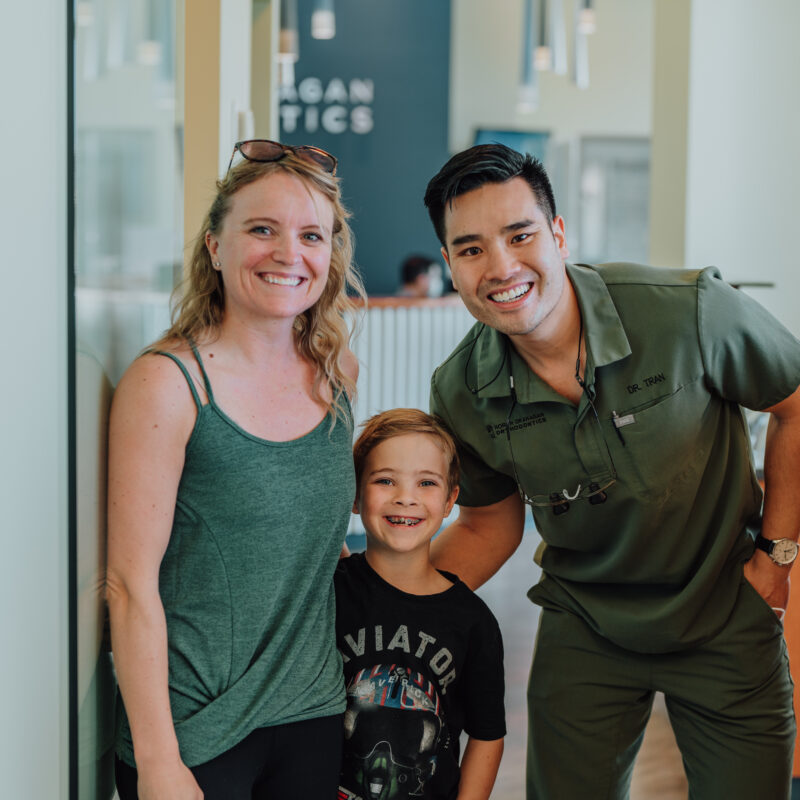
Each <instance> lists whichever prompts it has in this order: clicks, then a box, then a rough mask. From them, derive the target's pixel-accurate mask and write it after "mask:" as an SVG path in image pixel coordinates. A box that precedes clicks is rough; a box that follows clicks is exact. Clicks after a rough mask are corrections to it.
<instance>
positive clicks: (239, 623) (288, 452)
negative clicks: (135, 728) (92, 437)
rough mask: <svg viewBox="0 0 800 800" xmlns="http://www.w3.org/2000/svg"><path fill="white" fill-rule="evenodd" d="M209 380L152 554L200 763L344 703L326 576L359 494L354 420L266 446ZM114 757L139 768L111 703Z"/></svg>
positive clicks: (189, 756)
mask: <svg viewBox="0 0 800 800" xmlns="http://www.w3.org/2000/svg"><path fill="white" fill-rule="evenodd" d="M192 350H193V352H194V356H195V358H196V359H197V363H198V364H199V366H200V370H201V372H202V375H203V380H204V382H205V389H206V393H207V396H208V402H207V403H206V404H203V403H202V402H201V400H200V397H199V396H198V393H197V391H196V389H195V387H194V383H193V381H192V378H191V377H190V375H189V373H188V372H187V370H186V368H185V366H184V365H183V364H182V363H181V362H180V360H179V359H178V358H176V357H175V356H174V355H172V354H171V353H167V352H163V353H161V355H165V356H167V357H169V358H171V359H172V360H173V361H175V363H176V364H177V365H178V366H179V367H180V369H181V371H182V372H183V374H184V376H185V377H186V380H187V381H188V383H189V387H190V389H191V391H192V395H193V397H194V400H195V403H196V404H197V421H196V422H195V426H194V430H193V431H192V434H191V437H190V439H189V442H188V444H187V445H186V459H185V465H184V468H183V474H182V475H181V480H180V485H179V487H178V497H177V504H176V508H175V520H174V523H173V526H172V533H171V535H170V539H169V544H168V546H167V550H166V552H165V554H164V558H163V560H162V563H161V570H160V574H159V590H160V594H161V600H162V603H163V605H164V611H165V614H166V620H167V638H168V649H169V694H170V703H171V708H172V718H173V721H174V724H175V732H176V734H177V737H178V743H179V745H180V751H181V758H182V759H183V761H184V763H185V764H186V765H187V766H196V765H197V764H202V763H204V762H206V761H209V760H210V759H212V758H214V757H215V756H217V755H219V754H221V753H223V752H225V751H226V750H228V749H230V748H231V747H233V746H234V745H236V744H237V743H238V742H240V741H241V740H242V739H244V738H245V737H246V736H247V735H248V734H249V733H251V732H252V731H253V730H255V729H256V728H260V727H265V726H269V725H279V724H283V723H289V722H298V721H301V720H306V719H311V718H315V717H322V716H327V715H332V714H338V713H341V712H342V711H344V707H345V702H344V700H345V698H344V688H343V682H342V664H341V658H340V656H339V653H338V651H337V649H336V642H335V601H334V593H333V572H334V569H335V567H336V563H337V560H338V556H339V553H340V551H341V547H342V543H343V542H344V537H345V533H346V531H347V525H348V522H349V519H350V509H351V507H352V504H353V499H354V497H355V474H354V469H353V459H352V450H351V445H352V415H351V413H350V408H349V405H348V414H350V418H349V420H348V424H342V422H341V421H337V423H336V425H335V426H334V427H333V429H332V430H331V418H330V415H328V416H326V417H325V419H323V420H322V422H320V424H319V425H318V426H317V427H316V428H314V430H312V431H311V432H310V433H308V434H306V435H305V436H302V437H300V438H299V439H294V440H292V441H288V442H271V441H267V440H265V439H260V438H258V437H257V436H253V435H251V434H249V433H247V432H246V431H244V430H242V429H241V428H240V427H239V426H238V425H237V424H236V423H235V422H234V421H233V420H231V419H230V418H229V417H227V416H226V415H225V413H224V412H223V411H222V410H221V409H220V408H219V407H218V406H217V405H216V403H215V402H214V396H213V393H212V391H211V385H210V383H209V380H208V376H207V375H206V372H205V369H204V368H203V364H202V362H201V360H200V356H199V354H198V353H197V351H196V350H195V349H194V348H192ZM118 709H119V724H118V726H117V753H118V754H119V756H120V758H122V759H123V760H124V761H126V762H127V763H129V764H130V765H132V766H133V765H135V762H134V756H133V746H132V742H131V734H130V728H129V725H128V720H127V717H126V716H125V712H124V708H123V706H122V703H121V702H118Z"/></svg>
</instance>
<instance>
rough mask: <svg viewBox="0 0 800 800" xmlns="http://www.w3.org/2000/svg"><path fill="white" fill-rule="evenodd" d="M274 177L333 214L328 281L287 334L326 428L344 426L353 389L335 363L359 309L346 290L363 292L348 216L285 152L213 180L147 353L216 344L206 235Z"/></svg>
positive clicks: (332, 188) (216, 307) (220, 300)
mask: <svg viewBox="0 0 800 800" xmlns="http://www.w3.org/2000/svg"><path fill="white" fill-rule="evenodd" d="M279 171H284V172H288V173H290V174H292V175H295V176H296V177H297V178H299V179H300V180H301V181H302V182H303V183H304V184H305V185H306V186H307V187H308V188H309V189H316V190H317V191H318V192H319V193H320V194H322V195H323V196H324V197H326V198H327V199H328V200H329V201H330V203H331V206H332V207H333V240H332V242H331V264H330V271H329V274H328V282H327V283H326V285H325V288H324V289H323V291H322V295H321V296H320V298H319V300H317V302H316V303H315V304H314V305H313V306H312V307H311V308H309V309H307V310H306V311H304V312H303V313H302V314H300V315H298V316H297V318H296V319H295V321H294V332H295V341H296V343H297V348H298V351H299V353H300V354H301V355H302V356H303V357H304V358H306V359H308V361H310V362H311V363H312V364H313V365H314V366H315V376H314V383H313V385H312V390H311V394H312V397H313V398H314V399H315V400H317V401H318V402H321V403H324V404H325V405H326V406H327V407H328V410H329V411H330V412H333V413H332V416H333V422H334V423H335V421H336V420H337V419H342V420H345V421H346V420H348V419H349V414H348V411H347V406H346V403H345V400H344V398H343V395H345V394H346V395H348V396H349V397H351V398H352V397H354V396H355V390H356V386H355V382H354V381H353V380H352V379H351V378H350V377H349V376H348V375H347V374H346V373H345V372H344V370H343V369H342V365H341V358H342V355H343V354H344V353H345V351H346V350H347V347H348V345H349V344H350V339H351V337H352V334H353V331H354V328H355V325H356V322H357V321H358V319H359V317H360V315H359V309H360V304H359V303H357V302H356V301H355V300H354V299H353V298H351V297H350V295H349V293H348V290H349V291H350V292H352V293H354V294H355V295H356V296H357V297H359V298H361V300H362V301H364V300H365V299H366V292H365V291H364V286H363V284H362V282H361V278H360V276H359V274H358V272H357V271H356V269H355V267H354V265H353V235H352V232H351V230H350V226H349V225H348V223H347V220H348V218H349V216H350V213H349V212H348V211H347V210H346V209H345V207H344V206H343V205H342V200H341V192H340V189H339V181H338V179H337V178H335V177H334V176H333V175H330V174H329V173H327V172H325V171H323V170H322V169H321V168H319V167H317V166H316V165H314V164H311V163H309V162H307V161H303V160H302V159H299V158H297V156H295V155H294V154H293V153H287V154H286V155H285V156H284V157H283V158H282V159H280V160H279V161H270V162H256V161H242V162H241V163H240V164H237V165H236V166H235V167H233V168H231V169H230V170H228V173H227V175H225V177H224V178H222V179H221V180H218V181H217V196H216V198H215V199H214V202H213V203H212V204H211V208H210V209H209V211H208V214H207V216H206V218H205V220H204V222H203V225H202V227H201V228H200V233H199V235H198V236H197V239H196V240H195V242H194V249H193V251H192V257H191V261H190V262H189V266H188V270H187V271H186V274H185V276H184V279H183V281H182V282H181V283H180V284H179V285H178V286H177V287H176V288H175V291H174V292H173V297H172V300H173V306H172V325H171V327H170V328H169V330H167V331H166V333H165V334H164V336H163V337H162V339H161V341H160V342H159V343H158V344H156V345H153V348H151V349H157V347H158V346H159V345H162V346H163V345H166V344H168V343H170V342H172V343H174V341H175V340H176V339H180V340H185V341H195V342H204V343H208V342H210V341H214V339H216V338H217V336H218V331H219V325H220V323H221V322H222V317H223V314H224V311H225V287H224V285H223V283H222V276H221V274H220V273H219V272H218V271H217V270H216V269H214V265H213V264H212V262H211V254H210V253H209V252H208V248H207V247H206V233H211V234H215V235H217V234H218V233H219V232H220V230H221V229H222V225H223V223H224V222H225V218H226V217H227V215H228V212H229V211H230V207H231V199H232V198H233V196H234V195H235V194H236V193H237V192H238V191H239V190H240V189H242V188H243V187H244V186H247V185H248V184H250V183H253V182H254V181H257V180H259V179H260V178H263V177H266V176H268V175H274V174H275V173H277V172H279ZM348 316H349V317H350V320H349V321H348V319H347V317H348ZM325 383H328V384H330V387H331V391H332V397H333V399H332V402H327V401H326V400H325V398H324V397H323V395H322V391H321V388H322V386H323V385H324V384H325Z"/></svg>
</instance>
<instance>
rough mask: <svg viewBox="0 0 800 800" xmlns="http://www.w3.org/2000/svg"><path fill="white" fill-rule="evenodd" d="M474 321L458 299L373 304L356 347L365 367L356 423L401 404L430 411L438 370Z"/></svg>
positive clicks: (360, 384) (391, 300) (383, 301)
mask: <svg viewBox="0 0 800 800" xmlns="http://www.w3.org/2000/svg"><path fill="white" fill-rule="evenodd" d="M473 322H474V319H473V318H472V317H471V316H470V315H469V312H468V311H467V310H466V308H464V305H463V304H462V303H461V301H460V300H459V299H458V298H456V297H453V298H444V299H442V300H417V301H415V300H405V299H400V298H397V299H395V298H391V299H390V298H380V299H376V300H371V301H370V303H369V305H368V311H367V312H366V315H365V318H364V320H363V322H362V326H361V330H360V331H359V333H358V335H357V337H356V339H355V341H354V343H353V350H354V352H355V354H356V356H357V357H358V360H359V363H360V365H361V372H360V375H359V379H358V397H357V401H356V407H355V414H356V422H357V423H358V422H363V421H364V420H365V419H366V418H367V417H369V416H371V415H372V414H376V413H378V412H379V411H386V410H387V409H389V408H396V407H398V406H403V407H407V408H421V409H423V410H425V411H427V410H428V398H429V394H430V380H431V374H432V373H433V370H434V369H435V368H436V367H437V366H438V365H439V364H441V363H442V361H444V359H445V358H447V356H448V355H449V354H450V353H451V352H452V350H453V348H454V347H455V346H456V345H457V344H458V343H459V342H460V341H461V339H463V338H464V336H465V334H466V333H467V331H468V330H469V328H470V326H471V325H472V324H473Z"/></svg>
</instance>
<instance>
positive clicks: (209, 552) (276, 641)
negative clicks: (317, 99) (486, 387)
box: [108, 140, 363, 800]
mask: <svg viewBox="0 0 800 800" xmlns="http://www.w3.org/2000/svg"><path fill="white" fill-rule="evenodd" d="M234 157H236V158H238V159H239V160H240V163H238V164H236V165H234V166H233V167H232V168H231V167H229V169H228V173H227V175H226V176H225V178H224V179H222V180H221V181H219V182H218V184H217V188H218V193H217V196H216V199H215V200H214V202H213V204H212V206H211V209H210V211H209V214H208V217H207V219H206V221H205V224H204V226H203V229H202V235H201V236H200V237H199V239H198V242H197V245H196V247H195V250H194V254H193V258H192V263H191V265H190V269H189V274H188V277H187V281H186V286H185V288H184V290H183V294H182V299H181V301H180V303H179V305H178V307H177V309H176V316H175V321H174V324H173V325H172V327H171V329H170V330H169V331H168V332H167V333H166V335H165V336H164V338H163V339H162V340H160V341H159V342H157V343H156V344H155V345H153V346H152V347H151V348H150V349H149V350H148V351H147V352H146V354H144V355H143V356H141V357H140V358H138V359H137V360H136V361H135V362H134V363H133V364H132V365H131V367H130V368H129V369H128V371H127V372H126V373H125V375H124V376H123V378H122V380H121V381H120V384H119V387H118V389H117V391H116V394H115V397H114V403H113V407H112V412H111V423H110V425H111V427H110V445H109V447H110V456H109V563H108V602H109V607H110V612H111V633H112V645H113V651H114V662H115V666H116V670H117V674H118V678H119V686H120V693H121V699H122V703H121V704H120V716H121V719H120V724H119V725H118V728H119V730H118V736H117V744H116V748H117V756H118V758H117V785H118V789H119V792H120V797H121V800H128V798H136V797H137V796H138V797H139V798H141V800H155V799H156V798H157V800H171V799H172V798H175V799H176V800H177V799H178V798H180V800H184V798H192V799H194V798H202V797H205V798H206V800H215V799H216V798H220V799H221V798H224V800H251V798H253V799H254V798H262V797H263V798H266V797H302V798H306V799H307V800H314V798H320V800H322V798H324V799H325V800H330V798H332V797H334V796H335V792H336V788H337V778H338V772H339V766H340V763H339V762H340V752H341V738H342V722H341V714H342V712H343V710H344V691H343V686H342V672H341V661H340V657H339V655H338V652H337V650H336V645H335V640H334V596H333V587H332V576H333V571H334V568H335V566H336V562H337V557H338V555H339V553H340V550H341V547H342V543H343V541H344V535H345V531H346V527H347V523H348V520H349V514H350V508H351V506H352V503H353V498H354V496H355V480H354V475H353V465H352V457H351V450H350V448H351V439H352V415H351V411H350V400H349V398H350V396H352V393H353V391H354V388H355V383H356V376H357V364H356V360H355V357H354V356H353V355H352V353H351V352H350V351H349V349H348V339H349V330H348V328H347V326H346V322H345V320H346V315H347V312H348V311H350V310H352V303H351V301H350V300H349V299H348V294H347V290H348V287H350V288H351V289H354V290H355V291H356V292H357V293H361V294H363V289H362V288H361V284H360V281H359V279H358V277H357V275H356V274H355V273H354V271H353V268H352V264H351V256H352V246H351V237H350V231H349V228H348V225H347V220H346V218H347V213H346V211H345V210H344V208H343V207H342V204H341V200H340V193H339V187H338V183H337V179H336V178H335V177H334V174H335V169H336V159H335V158H334V157H333V156H331V155H330V154H328V153H325V152H324V151H322V150H318V149H316V148H312V147H290V146H288V145H282V144H280V143H278V142H269V141H266V140H256V141H249V142H240V143H238V144H237V145H236V148H235V149H234ZM233 161H234V158H232V159H231V162H232V163H233Z"/></svg>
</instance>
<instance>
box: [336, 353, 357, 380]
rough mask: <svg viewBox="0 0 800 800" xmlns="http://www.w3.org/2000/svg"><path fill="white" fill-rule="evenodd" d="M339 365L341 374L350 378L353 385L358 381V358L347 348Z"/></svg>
mask: <svg viewBox="0 0 800 800" xmlns="http://www.w3.org/2000/svg"><path fill="white" fill-rule="evenodd" d="M339 363H340V364H341V367H342V372H344V374H345V375H347V377H348V378H350V380H351V381H353V383H356V382H357V381H358V368H359V364H358V358H356V354H355V353H354V352H353V351H352V350H351V349H350V348H349V347H348V348H346V349H345V350H344V352H343V353H342V355H341V357H340V360H339Z"/></svg>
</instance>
